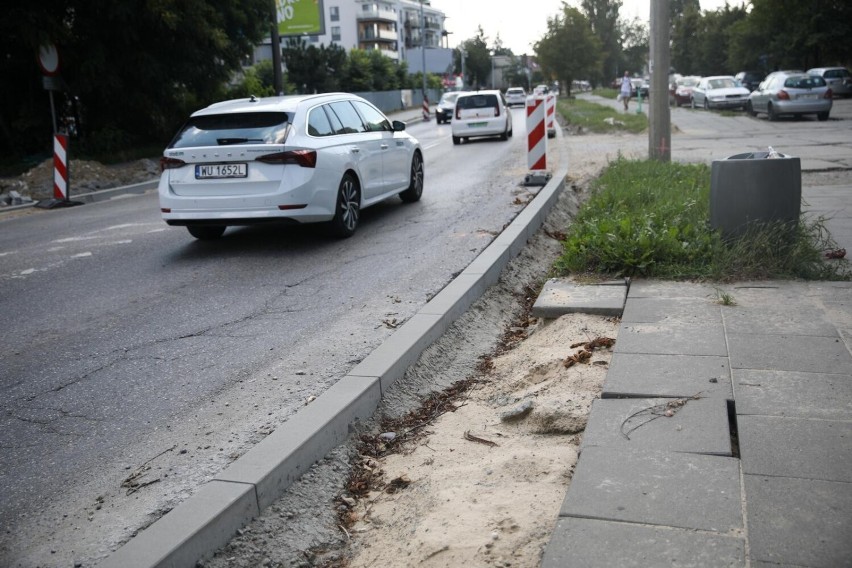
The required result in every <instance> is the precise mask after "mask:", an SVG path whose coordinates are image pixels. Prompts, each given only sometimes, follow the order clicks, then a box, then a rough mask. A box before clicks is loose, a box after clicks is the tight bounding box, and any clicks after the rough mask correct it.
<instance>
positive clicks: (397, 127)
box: [393, 120, 405, 132]
mask: <svg viewBox="0 0 852 568" xmlns="http://www.w3.org/2000/svg"><path fill="white" fill-rule="evenodd" d="M403 130H405V123H404V122H402V121H401V120H394V121H393V131H394V132H402V131H403Z"/></svg>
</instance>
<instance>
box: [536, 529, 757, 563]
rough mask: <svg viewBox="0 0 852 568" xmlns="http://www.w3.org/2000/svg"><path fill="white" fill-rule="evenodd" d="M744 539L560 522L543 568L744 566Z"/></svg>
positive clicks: (680, 531)
mask: <svg viewBox="0 0 852 568" xmlns="http://www.w3.org/2000/svg"><path fill="white" fill-rule="evenodd" d="M745 565H746V559H745V541H744V540H743V539H741V538H735V537H730V536H723V535H716V534H712V533H701V532H696V531H692V530H684V529H672V528H668V527H653V526H644V525H635V524H630V523H616V522H612V521H598V520H593V519H577V518H570V517H569V518H560V519H559V520H558V521H557V522H556V528H555V529H554V531H553V535H552V536H551V538H550V542H549V543H548V545H547V548H546V549H545V551H544V557H543V558H542V563H541V566H542V568H564V567H570V568H612V567H614V566H618V567H619V568H649V567H652V566H660V567H662V566H667V567H687V566H689V567H699V566H700V567H702V568H715V567H719V568H722V567H725V568H730V567H735V566H745Z"/></svg>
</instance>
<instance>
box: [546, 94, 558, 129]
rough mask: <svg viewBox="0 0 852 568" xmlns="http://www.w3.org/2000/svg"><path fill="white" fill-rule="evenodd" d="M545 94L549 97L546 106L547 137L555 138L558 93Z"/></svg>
mask: <svg viewBox="0 0 852 568" xmlns="http://www.w3.org/2000/svg"><path fill="white" fill-rule="evenodd" d="M545 96H546V97H547V98H546V99H545V107H544V112H545V115H546V119H545V122H546V124H547V137H548V138H555V137H556V127H555V126H554V120H555V118H556V95H554V94H553V93H548V94H547V95H545Z"/></svg>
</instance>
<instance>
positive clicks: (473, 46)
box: [454, 26, 491, 88]
mask: <svg viewBox="0 0 852 568" xmlns="http://www.w3.org/2000/svg"><path fill="white" fill-rule="evenodd" d="M462 57H464V65H462V63H461V58H462ZM454 59H455V69H456V72H457V73H461V72H462V69H464V73H465V75H466V76H465V77H464V82H465V85H468V86H470V87H472V88H476V87H479V86H481V85H485V84H486V83H487V81H488V77H489V76H490V74H491V52H490V50H489V49H488V37H487V36H486V35H485V31H483V29H482V26H479V28H478V29H477V32H476V35H475V36H474V37H472V38H469V39H466V40H464V41H463V42H461V44H460V45H459V47H458V49H457V50H456V53H455V57H454Z"/></svg>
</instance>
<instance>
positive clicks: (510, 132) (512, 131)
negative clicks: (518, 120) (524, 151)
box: [509, 128, 515, 138]
mask: <svg viewBox="0 0 852 568" xmlns="http://www.w3.org/2000/svg"><path fill="white" fill-rule="evenodd" d="M514 133H515V131H514V129H512V128H510V129H509V138H511V137H512V134H514Z"/></svg>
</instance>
